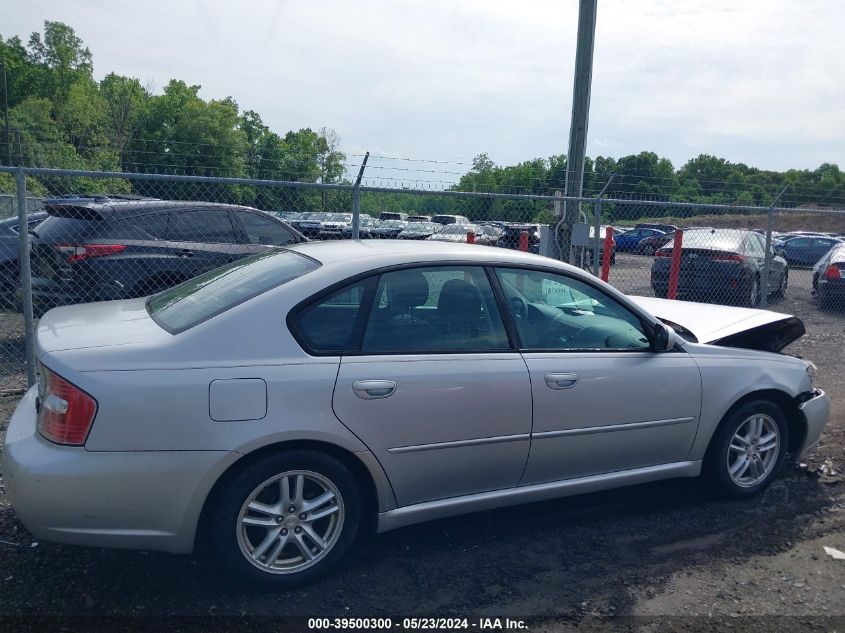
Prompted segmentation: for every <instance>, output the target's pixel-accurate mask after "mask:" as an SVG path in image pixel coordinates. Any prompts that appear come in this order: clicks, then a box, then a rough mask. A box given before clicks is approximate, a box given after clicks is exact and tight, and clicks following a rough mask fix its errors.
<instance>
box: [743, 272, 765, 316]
mask: <svg viewBox="0 0 845 633" xmlns="http://www.w3.org/2000/svg"><path fill="white" fill-rule="evenodd" d="M761 292H762V290H761V286H760V277H759V276H758V275H756V274H755V275H752V276H751V278H750V279H749V280H748V283H747V284H745V285H744V286H743V287H742V288H741V290H740V291H739V296H738V297H737V305H740V306H745V307H746V308H756V307H757V306H759V305H760V299H761V297H760V293H761Z"/></svg>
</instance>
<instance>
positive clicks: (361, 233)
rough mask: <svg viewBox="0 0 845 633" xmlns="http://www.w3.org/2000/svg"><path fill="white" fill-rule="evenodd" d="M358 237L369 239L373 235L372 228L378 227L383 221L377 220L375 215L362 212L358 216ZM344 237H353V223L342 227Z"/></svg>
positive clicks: (347, 238) (346, 238)
mask: <svg viewBox="0 0 845 633" xmlns="http://www.w3.org/2000/svg"><path fill="white" fill-rule="evenodd" d="M358 220H359V224H358V238H359V239H362V240H367V239H370V238H372V237H373V235H372V230H373V229H374V228H377V227H378V226H379V225H380V224H381V222H379V221H378V220H376V219H375V218H374V217H373V216H371V215H367V214H366V213H362V214H361V215H360V217H359V218H358ZM341 233H342V237H343V239H345V240H349V239H352V223H349V224H348V225H346V226H344V227H343V228H342V229H341Z"/></svg>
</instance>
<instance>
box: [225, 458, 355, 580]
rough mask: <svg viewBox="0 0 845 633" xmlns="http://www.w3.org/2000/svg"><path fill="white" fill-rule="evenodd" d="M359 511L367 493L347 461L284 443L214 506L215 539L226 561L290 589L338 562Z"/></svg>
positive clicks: (228, 487) (229, 485)
mask: <svg viewBox="0 0 845 633" xmlns="http://www.w3.org/2000/svg"><path fill="white" fill-rule="evenodd" d="M360 516H361V495H360V492H359V489H358V486H357V484H356V483H355V479H354V477H353V475H352V473H351V472H350V470H349V469H348V468H347V467H346V466H345V465H344V464H343V463H342V462H340V461H338V460H337V459H335V458H334V457H331V456H329V455H326V454H324V453H318V452H314V451H306V450H289V451H281V452H279V453H275V454H272V455H267V456H265V457H263V458H260V459H259V460H257V461H255V462H253V463H251V464H249V465H248V466H246V467H245V468H244V469H243V470H241V471H240V472H239V473H238V474H237V475H236V476H235V477H234V478H232V479H231V480H230V481H229V482H228V483H227V484H226V485H225V488H224V489H223V490H222V491H221V494H220V495H219V497H218V499H217V505H216V507H215V509H214V511H213V513H212V514H211V520H212V522H213V523H212V525H211V526H210V530H211V539H212V544H213V545H214V546H215V547H214V551H217V552H220V553H221V555H222V562H223V563H224V564H225V565H226V566H227V567H228V568H229V569H231V570H232V571H234V572H235V573H237V574H238V575H239V576H241V577H242V578H244V579H245V580H247V581H249V582H252V583H256V584H260V585H264V586H267V587H274V588H279V589H290V588H293V587H298V586H300V585H302V584H305V583H307V582H310V581H312V580H314V579H315V578H317V577H318V576H320V575H322V574H324V573H326V572H327V571H329V570H330V569H331V568H332V567H333V566H334V565H336V564H337V562H338V561H339V560H340V558H341V557H342V556H343V554H344V553H345V552H346V550H347V549H348V548H349V546H350V545H351V543H352V541H353V540H354V538H355V536H356V534H357V532H358V527H359V525H360Z"/></svg>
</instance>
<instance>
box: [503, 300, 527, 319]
mask: <svg viewBox="0 0 845 633" xmlns="http://www.w3.org/2000/svg"><path fill="white" fill-rule="evenodd" d="M508 303H510V306H511V313H512V314H513V316H514V318H516V319H525V320H527V319H528V303H526V301H525V299H523V298H522V297H510V298H509V299H508Z"/></svg>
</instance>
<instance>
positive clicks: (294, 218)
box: [276, 211, 306, 226]
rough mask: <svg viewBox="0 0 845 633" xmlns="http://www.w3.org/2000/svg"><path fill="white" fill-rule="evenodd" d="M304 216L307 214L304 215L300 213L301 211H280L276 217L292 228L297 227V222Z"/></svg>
mask: <svg viewBox="0 0 845 633" xmlns="http://www.w3.org/2000/svg"><path fill="white" fill-rule="evenodd" d="M304 215H306V214H305V213H302V212H300V211H278V212H277V213H276V217H278V218H279V219H280V220H284V221H285V222H287V223H288V224H290V225H291V226H295V225H296V223H297V222H298V221H299V220H300V219H301V218H302V217H303V216H304Z"/></svg>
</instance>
